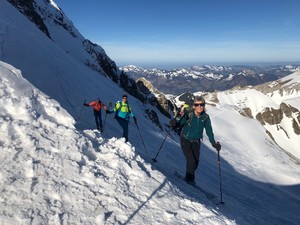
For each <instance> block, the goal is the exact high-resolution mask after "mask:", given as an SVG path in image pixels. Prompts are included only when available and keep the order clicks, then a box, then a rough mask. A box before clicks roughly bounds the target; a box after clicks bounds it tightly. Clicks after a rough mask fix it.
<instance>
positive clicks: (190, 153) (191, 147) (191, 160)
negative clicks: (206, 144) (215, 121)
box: [180, 137, 201, 181]
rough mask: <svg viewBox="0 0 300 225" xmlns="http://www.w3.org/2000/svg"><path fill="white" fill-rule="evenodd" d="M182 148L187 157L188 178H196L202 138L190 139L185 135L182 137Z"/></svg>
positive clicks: (188, 179)
mask: <svg viewBox="0 0 300 225" xmlns="http://www.w3.org/2000/svg"><path fill="white" fill-rule="evenodd" d="M180 144H181V149H182V151H183V154H184V156H185V159H186V177H185V178H186V180H187V181H194V180H195V171H196V169H197V167H198V164H199V158H200V144H201V142H200V140H193V141H189V140H187V139H185V138H184V137H181V138H180Z"/></svg>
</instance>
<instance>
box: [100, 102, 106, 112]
mask: <svg viewBox="0 0 300 225" xmlns="http://www.w3.org/2000/svg"><path fill="white" fill-rule="evenodd" d="M101 106H102V107H103V109H104V110H105V111H106V110H107V107H106V105H105V104H104V103H103V102H102V103H101Z"/></svg>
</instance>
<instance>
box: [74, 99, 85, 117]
mask: <svg viewBox="0 0 300 225" xmlns="http://www.w3.org/2000/svg"><path fill="white" fill-rule="evenodd" d="M83 103H86V99H84V102H83ZM83 108H84V105H82V107H81V110H80V114H79V117H78V119H77V120H76V122H78V121H79V120H80V118H81V114H82V111H83Z"/></svg>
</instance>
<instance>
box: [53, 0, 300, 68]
mask: <svg viewBox="0 0 300 225" xmlns="http://www.w3.org/2000/svg"><path fill="white" fill-rule="evenodd" d="M55 2H56V3H57V4H58V6H59V7H60V8H61V9H62V10H63V11H64V12H65V13H66V15H67V16H68V17H69V18H70V19H71V20H72V21H73V23H74V25H75V26H76V27H77V29H78V30H79V31H80V32H81V33H82V35H83V36H84V37H85V38H87V39H89V40H91V41H92V42H94V43H97V44H99V45H100V46H102V47H103V48H104V50H105V51H106V53H107V54H108V55H109V56H110V57H111V58H112V59H113V60H114V61H115V62H116V63H117V65H118V66H123V65H128V64H133V65H139V66H152V65H163V64H166V65H167V64H169V65H185V64H187V65H188V64H191V65H196V64H197V65H199V64H204V63H263V62H295V61H297V62H299V61H300V29H299V28H300V16H299V9H300V1H298V0H284V1H283V0H251V1H243V0H226V1H225V0H151V1H150V0H149V1H147V0H109V1H107V0H88V1H84V0H73V1H68V0H55ZM87 2H88V3H87Z"/></svg>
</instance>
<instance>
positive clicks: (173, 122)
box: [170, 119, 177, 128]
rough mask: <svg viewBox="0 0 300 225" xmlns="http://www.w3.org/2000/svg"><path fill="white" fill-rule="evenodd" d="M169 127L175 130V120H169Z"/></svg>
mask: <svg viewBox="0 0 300 225" xmlns="http://www.w3.org/2000/svg"><path fill="white" fill-rule="evenodd" d="M170 125H171V127H173V128H175V127H176V125H177V122H176V119H171V120H170Z"/></svg>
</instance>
